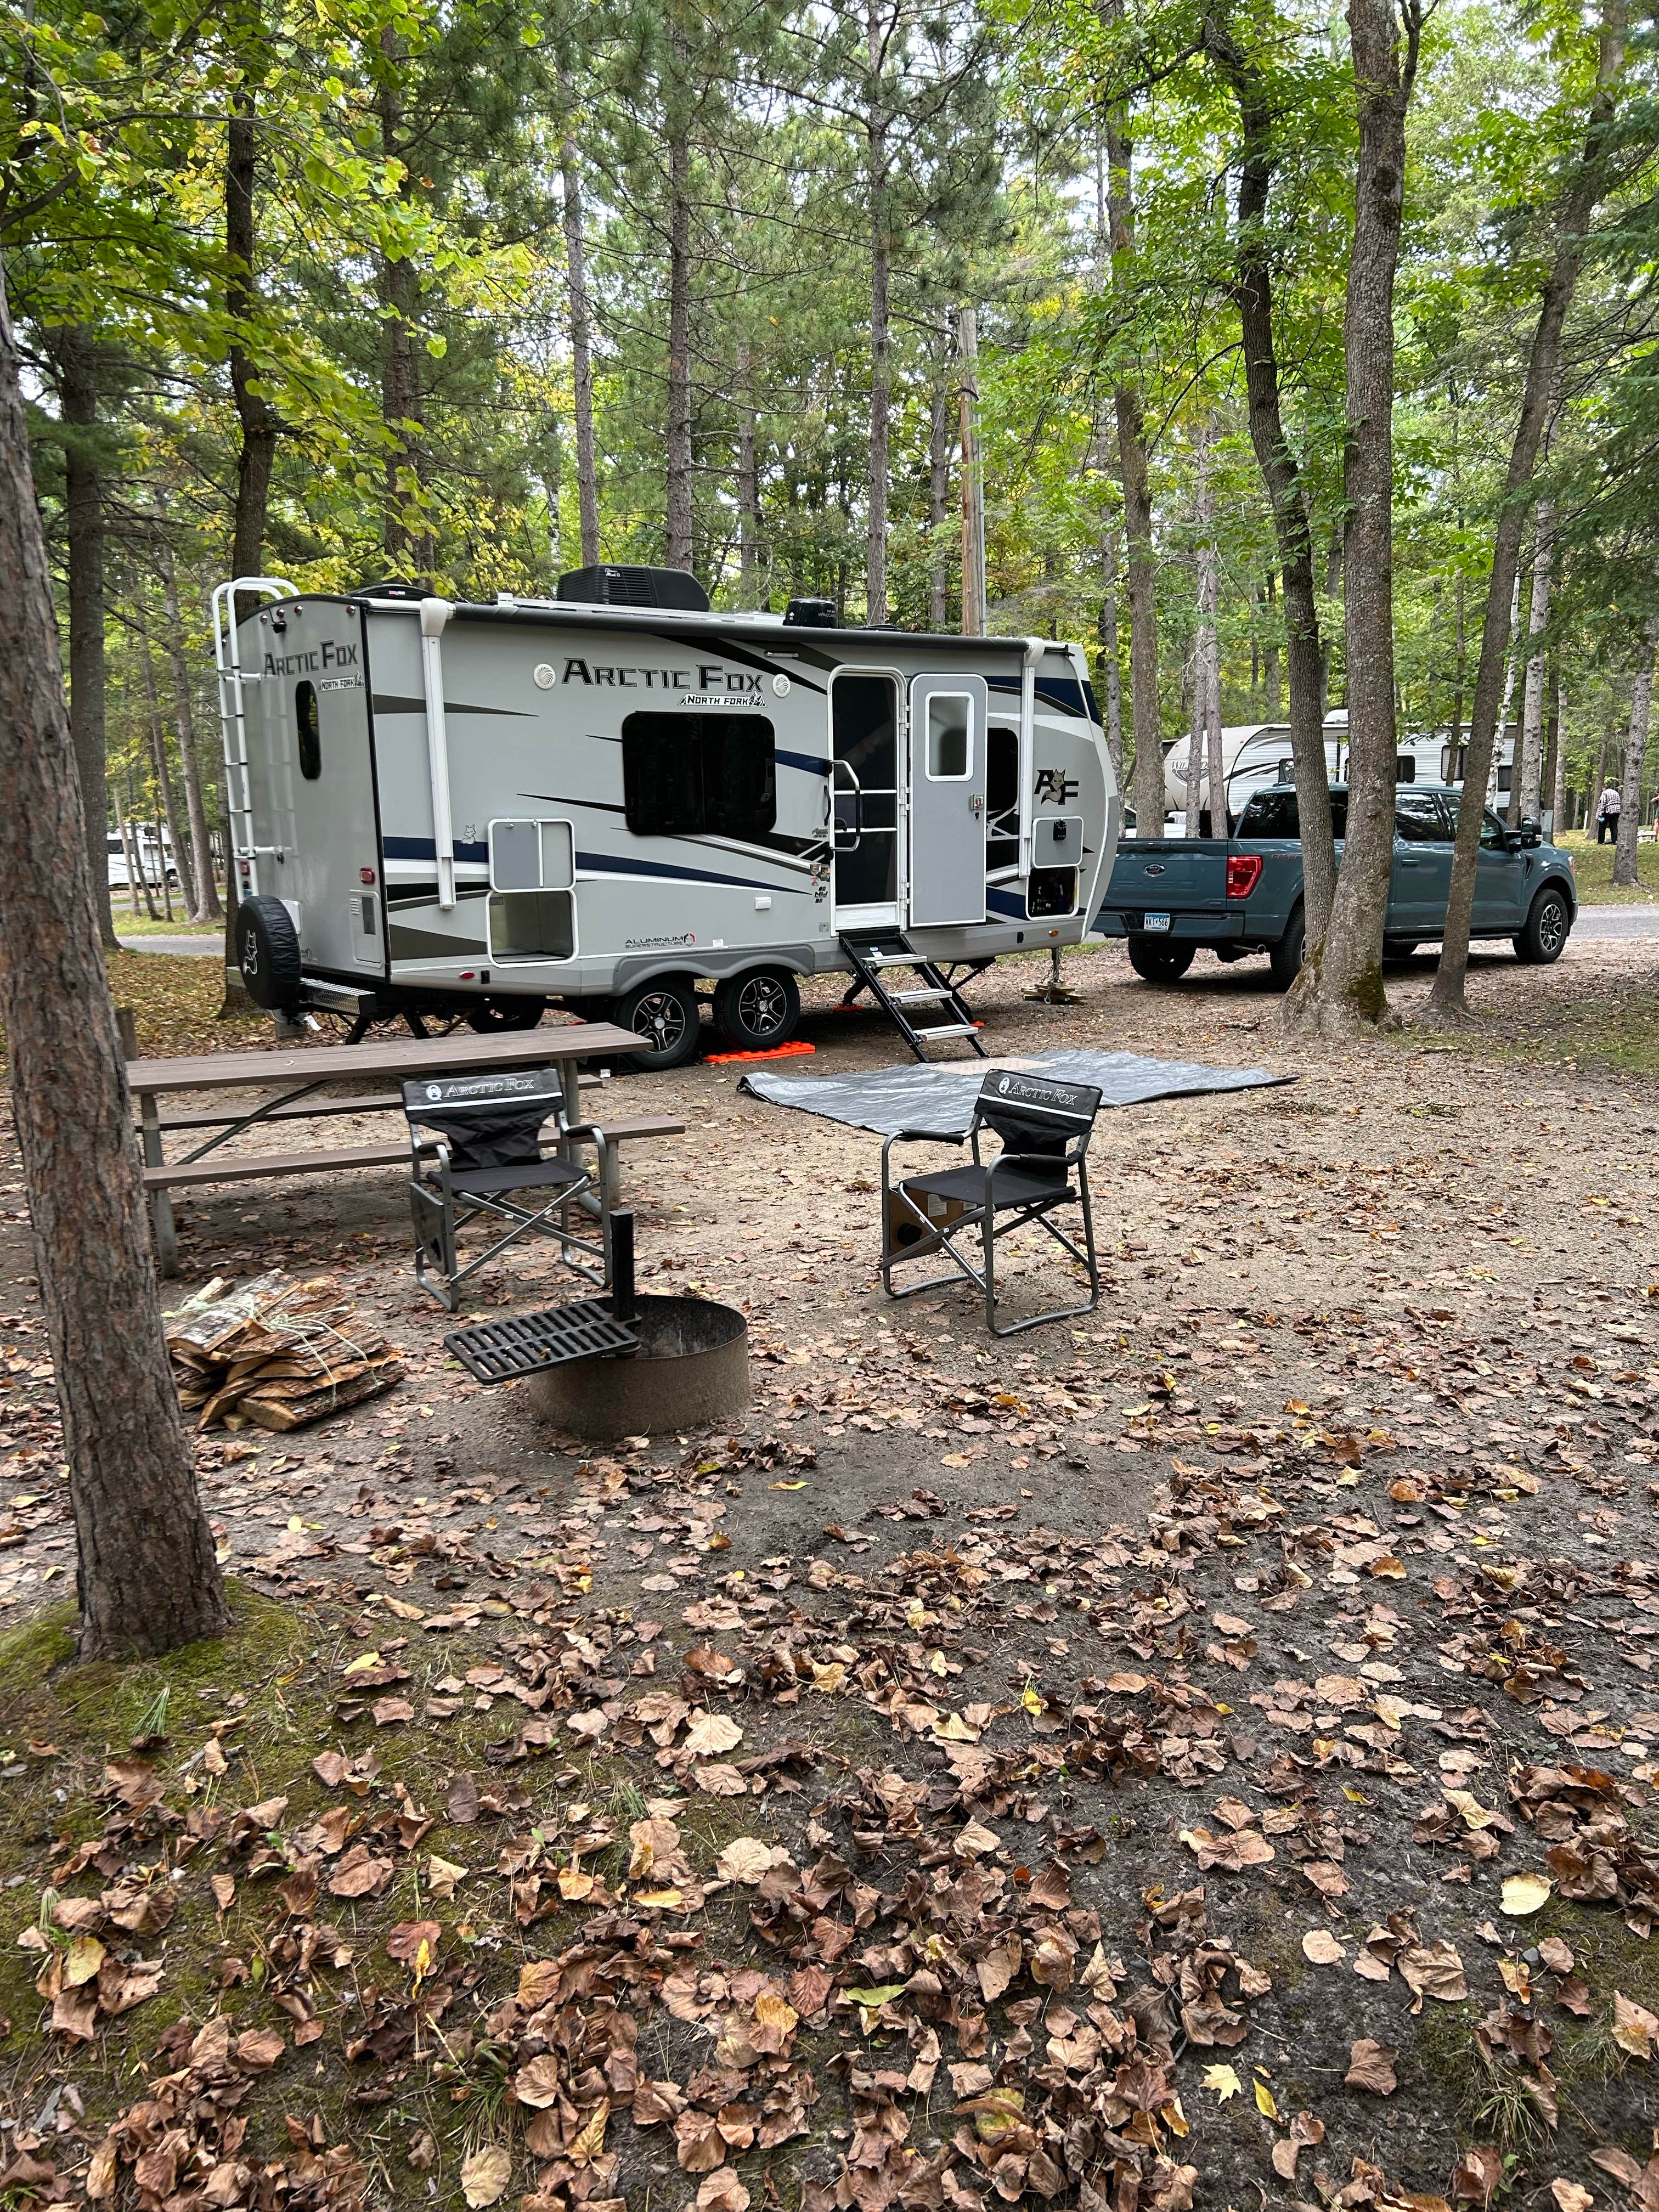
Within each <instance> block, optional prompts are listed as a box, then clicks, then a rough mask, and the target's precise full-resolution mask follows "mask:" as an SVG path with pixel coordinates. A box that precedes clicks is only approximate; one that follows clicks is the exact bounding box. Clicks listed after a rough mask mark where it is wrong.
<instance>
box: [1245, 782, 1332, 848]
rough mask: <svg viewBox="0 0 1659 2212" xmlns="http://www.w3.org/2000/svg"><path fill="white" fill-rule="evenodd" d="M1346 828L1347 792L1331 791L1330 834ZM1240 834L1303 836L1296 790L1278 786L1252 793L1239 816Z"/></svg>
mask: <svg viewBox="0 0 1659 2212" xmlns="http://www.w3.org/2000/svg"><path fill="white" fill-rule="evenodd" d="M1347 827H1348V794H1347V793H1346V791H1334V792H1333V793H1331V835H1332V836H1333V837H1340V836H1345V835H1346V831H1347ZM1238 835H1239V836H1241V837H1293V838H1295V839H1296V840H1297V842H1298V843H1299V842H1301V837H1302V817H1301V816H1300V815H1299V814H1298V813H1297V804H1296V793H1295V792H1293V791H1291V790H1289V789H1288V788H1286V787H1283V786H1281V787H1279V789H1277V790H1274V791H1257V792H1254V793H1251V796H1250V799H1249V803H1248V805H1246V806H1245V809H1244V811H1243V814H1242V815H1241V816H1240V817H1239V823H1238Z"/></svg>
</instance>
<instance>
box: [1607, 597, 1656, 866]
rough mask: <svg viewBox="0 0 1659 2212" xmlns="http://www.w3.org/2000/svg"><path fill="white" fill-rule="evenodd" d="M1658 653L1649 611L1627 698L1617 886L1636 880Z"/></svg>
mask: <svg viewBox="0 0 1659 2212" xmlns="http://www.w3.org/2000/svg"><path fill="white" fill-rule="evenodd" d="M1656 653H1659V615H1650V616H1649V617H1648V619H1647V621H1646V622H1645V623H1644V624H1643V625H1642V665H1641V666H1640V667H1639V668H1638V670H1637V671H1636V686H1635V689H1634V690H1632V693H1631V699H1630V729H1629V731H1628V732H1627V734H1626V738H1625V773H1624V775H1623V777H1622V779H1621V782H1622V786H1623V788H1622V791H1621V793H1620V797H1621V798H1622V799H1623V802H1624V803H1623V805H1622V806H1621V807H1620V813H1619V837H1618V842H1616V843H1615V845H1614V847H1613V882H1614V883H1615V884H1618V885H1619V886H1620V888H1624V889H1628V888H1632V887H1633V886H1634V885H1635V884H1637V883H1638V881H1639V880H1640V878H1639V877H1638V873H1637V867H1636V833H1637V831H1638V829H1639V828H1640V827H1641V823H1642V770H1643V769H1644V766H1645V764H1646V762H1647V757H1648V727H1649V722H1650V717H1651V715H1652V712H1653V662H1654V656H1655V654H1656Z"/></svg>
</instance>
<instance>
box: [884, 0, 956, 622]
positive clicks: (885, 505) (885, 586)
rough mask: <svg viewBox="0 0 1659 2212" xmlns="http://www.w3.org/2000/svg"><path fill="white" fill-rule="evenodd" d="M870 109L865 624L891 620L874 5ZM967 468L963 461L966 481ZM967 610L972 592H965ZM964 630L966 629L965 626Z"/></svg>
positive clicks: (888, 361) (887, 354)
mask: <svg viewBox="0 0 1659 2212" xmlns="http://www.w3.org/2000/svg"><path fill="white" fill-rule="evenodd" d="M865 25H866V39H867V42H868V46H867V50H868V56H869V68H870V105H869V108H868V110H867V112H866V117H865V141H866V157H867V160H868V162H869V191H870V478H869V492H868V496H867V507H868V517H867V520H868V543H867V549H866V556H865V599H866V608H867V611H866V615H865V620H866V622H869V623H884V622H885V621H886V619H887V500H888V488H889V474H890V456H889V452H888V446H889V438H890V423H889V419H888V418H889V414H890V408H891V403H892V381H893V361H892V333H891V329H890V291H891V258H892V240H890V238H889V237H888V234H887V223H888V213H887V195H888V178H887V117H886V113H885V111H884V108H883V106H882V105H881V102H882V90H881V78H880V70H881V21H880V16H879V14H878V9H877V7H876V4H875V0H869V4H868V5H867V7H866V15H865ZM965 473H966V464H965V459H964V475H965ZM966 599H967V586H966V585H965V584H964V586H963V602H964V604H965V603H966ZM964 626H965V625H964Z"/></svg>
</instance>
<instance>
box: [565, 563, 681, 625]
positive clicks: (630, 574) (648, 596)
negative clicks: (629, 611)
mask: <svg viewBox="0 0 1659 2212" xmlns="http://www.w3.org/2000/svg"><path fill="white" fill-rule="evenodd" d="M559 597H560V598H561V599H576V600H580V602H581V603H582V604H583V605H586V606H590V607H646V608H650V607H666V608H671V609H672V610H673V611H675V612H676V613H678V614H690V615H706V614H707V613H708V592H705V591H704V589H703V587H702V585H701V584H700V583H699V582H698V581H697V580H696V577H695V576H694V575H692V574H691V573H690V570H689V569H686V568H611V566H610V565H609V564H608V563H607V562H599V564H598V565H597V566H596V567H594V568H572V569H571V570H570V571H569V573H568V574H567V575H563V576H561V577H560V579H559Z"/></svg>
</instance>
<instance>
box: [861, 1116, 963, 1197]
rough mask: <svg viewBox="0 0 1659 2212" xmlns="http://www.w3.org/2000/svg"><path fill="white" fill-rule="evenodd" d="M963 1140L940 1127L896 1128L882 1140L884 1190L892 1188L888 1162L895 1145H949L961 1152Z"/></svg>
mask: <svg viewBox="0 0 1659 2212" xmlns="http://www.w3.org/2000/svg"><path fill="white" fill-rule="evenodd" d="M963 1142H964V1139H963V1138H961V1137H947V1136H945V1134H944V1133H943V1132H942V1131H940V1130H938V1129H895V1130H894V1131H893V1133H892V1134H891V1135H890V1136H889V1137H886V1138H884V1139H883V1140H882V1147H881V1187H882V1189H883V1191H884V1192H885V1191H887V1190H889V1189H890V1188H891V1184H890V1180H889V1174H888V1163H889V1160H890V1157H891V1154H892V1150H893V1147H894V1146H895V1145H949V1146H952V1147H953V1149H955V1150H957V1151H958V1152H959V1151H960V1150H961V1149H962V1146H963Z"/></svg>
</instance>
